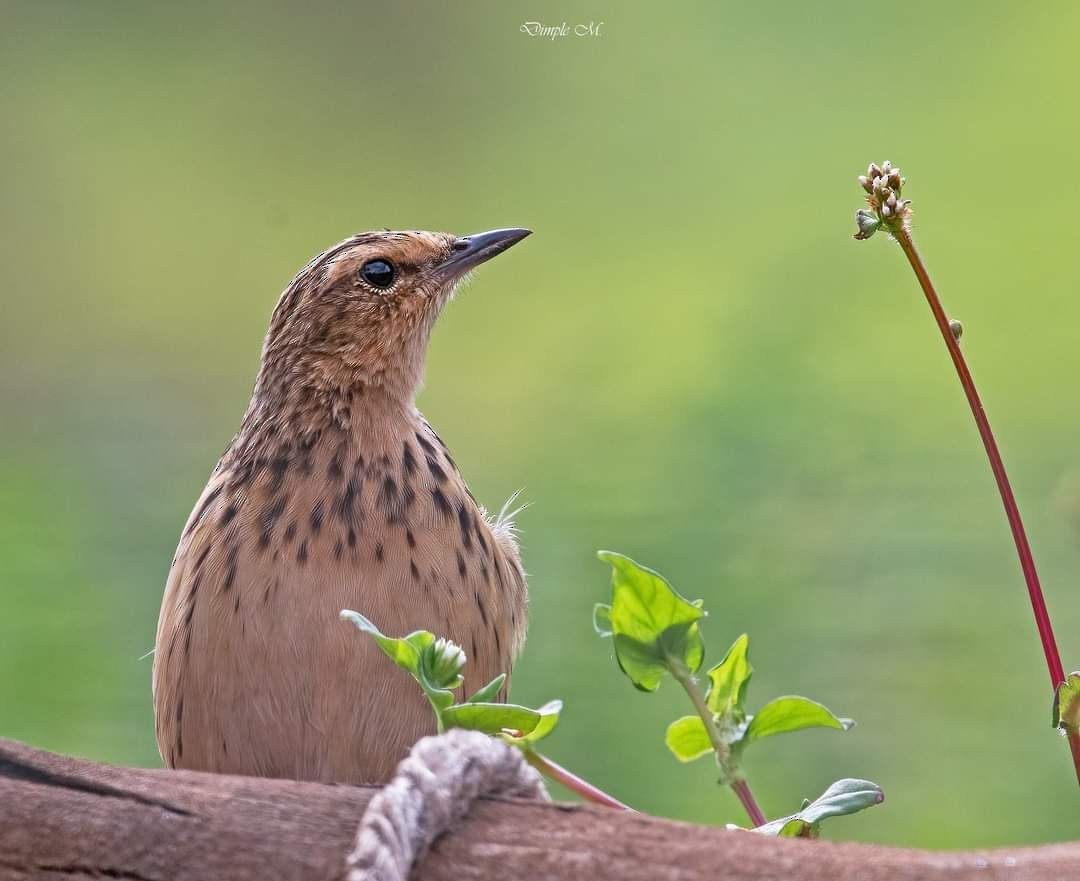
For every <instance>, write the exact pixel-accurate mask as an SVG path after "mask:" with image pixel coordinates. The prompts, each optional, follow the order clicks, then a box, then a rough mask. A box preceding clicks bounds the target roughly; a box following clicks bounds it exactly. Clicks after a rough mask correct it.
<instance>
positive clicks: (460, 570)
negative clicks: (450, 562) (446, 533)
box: [456, 551, 465, 578]
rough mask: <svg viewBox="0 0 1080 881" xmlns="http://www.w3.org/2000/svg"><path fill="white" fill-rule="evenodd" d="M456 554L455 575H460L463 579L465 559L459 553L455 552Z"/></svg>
mask: <svg viewBox="0 0 1080 881" xmlns="http://www.w3.org/2000/svg"><path fill="white" fill-rule="evenodd" d="M456 553H457V574H458V575H460V576H461V577H462V578H464V577H465V558H464V557H463V556H462V555H461V551H456Z"/></svg>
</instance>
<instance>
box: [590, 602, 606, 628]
mask: <svg viewBox="0 0 1080 881" xmlns="http://www.w3.org/2000/svg"><path fill="white" fill-rule="evenodd" d="M592 626H593V630H595V631H596V633H597V635H599V636H611V606H609V605H608V604H607V603H597V604H596V605H595V606H593V613H592Z"/></svg>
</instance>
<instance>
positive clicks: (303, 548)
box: [296, 539, 308, 566]
mask: <svg viewBox="0 0 1080 881" xmlns="http://www.w3.org/2000/svg"><path fill="white" fill-rule="evenodd" d="M307 557H308V553H307V539H304V540H303V541H302V542H300V547H298V548H297V549H296V562H297V563H299V564H300V565H301V566H303V565H304V564H305V563H306V562H307Z"/></svg>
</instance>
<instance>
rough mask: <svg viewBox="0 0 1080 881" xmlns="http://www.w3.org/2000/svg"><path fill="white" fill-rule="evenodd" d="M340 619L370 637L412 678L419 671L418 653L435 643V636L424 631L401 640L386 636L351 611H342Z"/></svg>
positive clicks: (358, 614) (365, 619)
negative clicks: (411, 675) (410, 674)
mask: <svg viewBox="0 0 1080 881" xmlns="http://www.w3.org/2000/svg"><path fill="white" fill-rule="evenodd" d="M341 619H342V620H343V621H350V622H352V623H353V624H354V625H356V627H357V628H359V629H360V630H362V631H363V632H364V633H366V634H368V635H369V636H371V637H372V639H374V640H375V642H376V644H378V646H379V648H381V649H382V650H383V652H384V653H385V654H386V656H387V657H388V658H390V660H391V661H393V662H394V663H395V664H397V665H398V666H399V667H401V669H402V670H408V671H409V672H410V673H412V674H413V675H414V676H415V675H416V674H417V672H418V671H419V669H420V653H421V652H422V651H423V650H424V649H425V648H426V647H427V646H429V645H431V644H432V643H433V642H435V635H434V634H432V633H429V632H428V631H426V630H417V631H416V632H414V633H410V634H409V635H408V636H406V637H404V638H402V639H397V638H395V637H392V636H386V635H384V634H383V632H382V631H381V630H379V628H378V627H376V626H375V625H374V624H372V623H371V621H369V620H368V619H367V618H365V617H364V616H363V615H361V614H360V613H359V612H354V611H352V610H351V609H342V610H341Z"/></svg>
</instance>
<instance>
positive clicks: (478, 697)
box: [467, 673, 506, 704]
mask: <svg viewBox="0 0 1080 881" xmlns="http://www.w3.org/2000/svg"><path fill="white" fill-rule="evenodd" d="M504 682H506V674H505V673H500V674H499V675H498V676H496V677H495V678H494V679H492V680H491V682H489V683H488V684H487V685H485V686H484V687H483V688H481V689H478V690H477V691H476V693H475V694H473V695H472V696H471V697H470V698H469V699H468V701H467V703H470V704H483V703H489V702H490V701H493V700H494V699H495V695H497V694H498V693H499V691H500V690H501V689H502V687H503V683H504Z"/></svg>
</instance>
